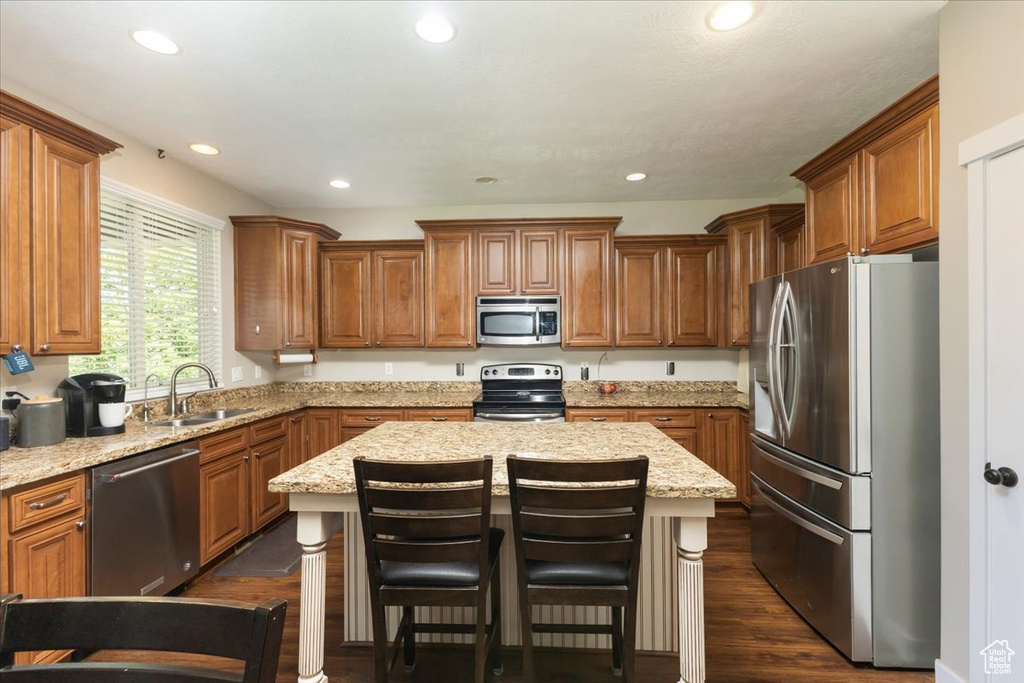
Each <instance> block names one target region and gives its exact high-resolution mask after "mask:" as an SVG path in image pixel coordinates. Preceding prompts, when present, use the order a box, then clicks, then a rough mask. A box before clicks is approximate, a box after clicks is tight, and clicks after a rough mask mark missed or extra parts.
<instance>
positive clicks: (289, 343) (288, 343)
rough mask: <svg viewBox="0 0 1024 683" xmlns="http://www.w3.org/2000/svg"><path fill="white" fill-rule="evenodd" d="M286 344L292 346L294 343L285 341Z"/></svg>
mask: <svg viewBox="0 0 1024 683" xmlns="http://www.w3.org/2000/svg"><path fill="white" fill-rule="evenodd" d="M284 345H285V346H291V345H292V343H291V342H285V343H284Z"/></svg>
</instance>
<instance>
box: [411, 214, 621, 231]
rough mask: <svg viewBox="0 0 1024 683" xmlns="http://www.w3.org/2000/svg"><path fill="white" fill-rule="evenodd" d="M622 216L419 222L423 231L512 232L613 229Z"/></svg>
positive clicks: (467, 219) (417, 222)
mask: <svg viewBox="0 0 1024 683" xmlns="http://www.w3.org/2000/svg"><path fill="white" fill-rule="evenodd" d="M621 222H622V216H579V217H569V218H483V219H479V218H465V219H458V220H420V221H416V225H418V226H420V228H422V229H424V230H512V229H515V228H594V229H596V228H611V229H612V230H615V228H617V227H619V223H621Z"/></svg>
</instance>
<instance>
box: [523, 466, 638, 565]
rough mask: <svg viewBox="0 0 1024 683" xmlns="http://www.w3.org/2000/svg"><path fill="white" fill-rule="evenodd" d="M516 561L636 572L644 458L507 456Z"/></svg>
mask: <svg viewBox="0 0 1024 683" xmlns="http://www.w3.org/2000/svg"><path fill="white" fill-rule="evenodd" d="M507 462H508V479H509V490H510V495H511V502H512V510H513V512H512V521H513V528H514V533H515V543H516V553H517V556H518V557H519V558H521V561H524V562H525V561H541V562H573V563H580V562H622V563H628V565H629V567H630V571H631V573H635V572H636V571H638V567H639V563H640V543H639V540H640V538H641V535H642V532H643V523H644V500H645V498H646V492H647V458H632V459H620V460H550V459H538V458H531V457H516V456H515V455H510V456H509V458H508V460H507Z"/></svg>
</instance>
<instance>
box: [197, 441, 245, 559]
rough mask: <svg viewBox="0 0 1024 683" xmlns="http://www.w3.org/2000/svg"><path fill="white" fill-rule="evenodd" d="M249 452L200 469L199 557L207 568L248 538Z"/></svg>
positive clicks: (228, 457)
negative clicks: (214, 560)
mask: <svg viewBox="0 0 1024 683" xmlns="http://www.w3.org/2000/svg"><path fill="white" fill-rule="evenodd" d="M248 458H249V451H248V450H241V451H238V452H236V453H232V454H231V455H228V456H226V457H223V458H221V459H220V460H215V461H213V462H211V463H207V464H205V465H202V466H200V468H199V555H200V558H201V560H200V561H201V562H202V563H203V564H206V563H207V562H209V561H210V560H212V559H213V558H215V557H217V555H219V554H221V553H222V552H224V551H225V550H227V549H229V548H231V546H233V545H235V544H236V543H238V542H239V541H241V540H242V539H243V538H245V537H246V536H248V535H249V476H248V474H249V463H248V461H247V460H248Z"/></svg>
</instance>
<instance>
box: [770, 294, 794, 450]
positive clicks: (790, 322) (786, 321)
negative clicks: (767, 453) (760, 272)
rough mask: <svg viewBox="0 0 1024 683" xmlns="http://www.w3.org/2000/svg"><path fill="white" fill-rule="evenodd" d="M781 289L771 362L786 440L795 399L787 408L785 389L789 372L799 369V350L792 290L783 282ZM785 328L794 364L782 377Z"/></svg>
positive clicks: (791, 425) (781, 423)
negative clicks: (797, 360)
mask: <svg viewBox="0 0 1024 683" xmlns="http://www.w3.org/2000/svg"><path fill="white" fill-rule="evenodd" d="M781 287H782V295H781V296H780V298H779V313H778V315H779V320H778V325H777V328H776V330H775V346H774V349H773V354H772V362H773V363H774V364H775V381H776V386H775V387H774V392H775V395H776V397H777V398H776V399H775V400H776V403H777V404H778V411H779V423H780V426H781V427H782V429H781V430H780V431H781V434H782V436H783V437H784V438H787V439H788V438H789V437H790V436H791V435H792V431H793V415H792V411H791V408H792V407H793V406H794V405H795V397H794V400H792V401H791V403H792V405H790V406H787V405H786V387H788V386H790V384H789V380H790V377H789V372H791V371H792V370H793V369H794V368H796V367H799V363H798V362H796V356H797V354H799V352H800V349H799V346H798V345H797V341H796V340H797V335H796V316H795V315H794V310H795V306H796V305H795V302H794V301H793V288H792V287H791V286H790V284H789V283H788V282H783V283H782V285H781ZM787 328H788V330H789V341H788V342H787V343H786V344H785V345H786V346H787V347H788V348H791V349H792V354H793V356H794V358H793V360H794V362H793V363H789V364H788V367H789V370H787V372H786V373H785V375H783V371H782V363H781V359H782V349H783V341H782V332H783V330H784V329H787ZM794 391H795V387H794Z"/></svg>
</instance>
